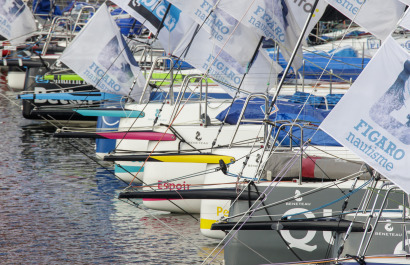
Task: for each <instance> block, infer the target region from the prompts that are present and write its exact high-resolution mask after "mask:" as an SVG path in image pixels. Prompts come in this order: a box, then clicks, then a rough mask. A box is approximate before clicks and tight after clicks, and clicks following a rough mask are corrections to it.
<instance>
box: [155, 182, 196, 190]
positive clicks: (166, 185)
mask: <svg viewBox="0 0 410 265" xmlns="http://www.w3.org/2000/svg"><path fill="white" fill-rule="evenodd" d="M189 186H191V184H186V183H185V181H184V183H183V184H181V183H177V184H175V183H172V182H165V181H161V180H159V181H158V189H159V190H189Z"/></svg>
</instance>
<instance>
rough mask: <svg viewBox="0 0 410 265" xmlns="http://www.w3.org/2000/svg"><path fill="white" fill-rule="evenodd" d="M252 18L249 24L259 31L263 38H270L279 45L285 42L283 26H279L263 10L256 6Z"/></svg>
mask: <svg viewBox="0 0 410 265" xmlns="http://www.w3.org/2000/svg"><path fill="white" fill-rule="evenodd" d="M253 14H254V15H255V17H254V16H251V18H250V19H249V21H248V22H249V23H250V24H252V25H253V26H254V27H256V28H258V29H260V30H261V31H262V32H263V35H264V36H265V37H267V38H268V39H269V38H272V39H274V40H277V41H279V42H281V43H284V42H285V30H284V28H283V26H281V25H279V24H278V23H277V22H276V21H275V20H274V19H272V17H271V16H270V15H269V14H267V12H266V11H265V9H264V8H263V7H261V6H258V7H257V8H256V10H255V11H254V12H253Z"/></svg>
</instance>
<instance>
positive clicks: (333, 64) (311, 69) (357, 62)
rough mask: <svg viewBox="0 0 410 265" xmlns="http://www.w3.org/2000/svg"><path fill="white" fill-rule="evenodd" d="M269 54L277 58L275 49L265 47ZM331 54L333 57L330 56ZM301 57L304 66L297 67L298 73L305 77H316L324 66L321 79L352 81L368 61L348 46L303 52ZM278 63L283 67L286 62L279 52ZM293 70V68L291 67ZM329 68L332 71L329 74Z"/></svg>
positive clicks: (292, 75) (290, 76) (320, 73)
mask: <svg viewBox="0 0 410 265" xmlns="http://www.w3.org/2000/svg"><path fill="white" fill-rule="evenodd" d="M267 50H268V52H269V54H270V56H271V57H272V58H273V59H274V60H277V58H276V54H275V49H273V48H269V49H267ZM332 56H333V57H332ZM303 59H304V60H305V67H304V69H303V66H302V67H301V68H299V69H298V72H299V73H300V74H302V75H303V73H304V76H305V79H318V78H319V77H320V76H321V75H322V72H323V69H325V68H326V72H325V73H323V75H322V76H321V77H320V80H323V81H335V82H338V81H349V80H350V79H352V81H354V80H356V78H357V77H358V76H359V74H360V73H361V72H362V70H363V69H364V68H365V67H366V65H367V64H368V63H369V61H370V59H369V58H361V57H357V53H356V51H355V50H354V49H353V48H351V47H350V46H346V47H343V48H340V49H337V50H331V51H329V52H323V51H317V52H304V53H303ZM278 63H279V64H280V65H281V66H282V67H283V68H285V67H286V65H287V62H286V61H285V59H284V58H283V56H282V54H280V53H279V61H278ZM292 70H293V69H292ZM330 70H332V71H333V75H332V76H331V74H330ZM292 77H293V78H294V74H291V75H289V78H292Z"/></svg>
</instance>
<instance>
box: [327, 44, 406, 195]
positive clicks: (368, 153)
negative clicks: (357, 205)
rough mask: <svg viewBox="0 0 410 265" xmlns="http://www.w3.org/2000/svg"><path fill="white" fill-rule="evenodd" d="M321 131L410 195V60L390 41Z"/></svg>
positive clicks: (367, 67) (329, 116)
mask: <svg viewBox="0 0 410 265" xmlns="http://www.w3.org/2000/svg"><path fill="white" fill-rule="evenodd" d="M320 127H321V128H322V129H323V130H324V131H326V132H327V133H328V134H330V135H331V136H332V137H334V138H335V139H336V140H337V141H339V142H340V143H341V144H342V145H344V146H345V147H347V148H349V149H350V150H351V151H353V152H354V153H356V154H357V155H358V156H359V157H361V158H362V159H363V160H364V161H365V162H366V163H368V164H369V165H370V166H372V167H373V168H374V169H376V170H377V171H378V172H380V173H381V174H382V175H384V176H385V177H386V178H388V179H390V180H391V181H393V182H394V183H395V184H396V185H398V186H399V187H400V188H401V189H403V190H404V191H405V192H406V193H408V194H410V185H409V184H410V175H409V172H410V163H409V161H410V156H409V155H410V54H409V53H408V52H407V51H406V50H404V49H403V48H402V47H401V46H400V45H399V44H398V43H396V41H395V40H393V38H392V37H389V38H387V39H386V40H385V42H384V44H383V45H382V46H381V48H380V49H379V50H378V51H377V53H376V54H375V55H374V57H373V59H372V60H371V61H370V63H369V64H368V65H367V66H366V68H365V69H364V70H363V72H362V74H361V75H360V76H359V77H358V78H357V80H356V81H355V83H354V84H353V85H352V87H351V88H350V89H349V91H348V92H347V93H346V95H345V96H344V97H343V98H342V99H341V101H340V102H339V103H338V104H337V105H336V107H335V108H334V109H333V111H332V112H331V113H330V114H329V115H328V116H327V117H326V119H325V120H324V121H323V122H322V124H321V126H320Z"/></svg>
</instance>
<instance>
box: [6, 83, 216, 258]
mask: <svg viewBox="0 0 410 265" xmlns="http://www.w3.org/2000/svg"><path fill="white" fill-rule="evenodd" d="M0 93H3V94H7V96H8V97H9V98H10V99H11V101H8V100H5V99H4V97H0V133H1V134H2V136H3V137H2V141H3V143H4V144H2V145H0V207H1V208H0V213H1V214H0V264H21V263H32V264H132V263H138V264H198V263H201V262H202V260H203V259H204V257H206V254H205V253H203V252H201V250H206V251H209V250H212V248H213V247H214V246H215V245H216V244H217V243H218V242H217V241H215V240H212V239H208V238H205V237H203V236H202V235H200V231H199V224H198V223H197V222H196V221H195V220H194V219H193V218H192V217H190V216H187V215H177V214H167V213H163V212H158V211H152V210H149V211H143V210H141V209H137V208H135V207H134V206H132V205H129V204H126V203H124V202H122V201H119V200H118V199H117V198H116V197H117V194H118V192H119V191H120V190H121V189H122V188H124V184H123V183H121V182H119V181H118V180H117V179H115V178H114V177H113V176H112V175H111V174H110V173H109V172H108V171H106V170H105V169H104V168H102V167H101V166H100V165H97V164H95V163H94V162H92V161H91V160H90V159H88V158H86V156H85V155H84V154H82V153H81V152H80V151H79V150H78V149H80V150H81V151H82V152H84V153H86V154H88V155H89V156H94V154H95V151H94V143H93V141H91V140H84V139H83V140H81V141H70V140H67V139H56V138H53V137H52V133H53V129H52V128H51V129H50V127H47V128H45V127H42V126H37V125H36V123H34V124H33V123H31V124H30V122H28V121H27V120H24V119H23V118H22V116H21V110H20V108H19V107H18V106H16V105H15V104H14V103H17V104H19V102H18V101H17V100H15V96H16V94H10V93H4V92H2V91H1V90H0ZM12 102H14V103H12ZM27 124H29V125H27ZM157 218H158V219H159V220H160V221H161V222H163V223H165V224H167V226H165V225H164V224H163V223H161V222H159V221H158V220H157ZM181 236H183V238H182V237H181Z"/></svg>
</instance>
